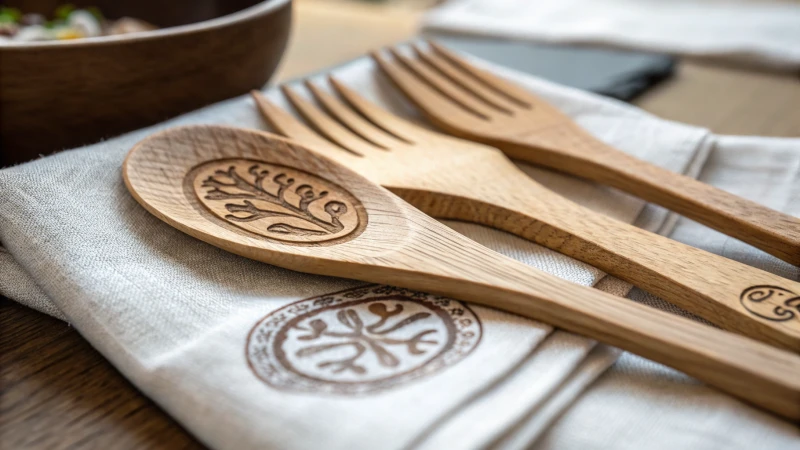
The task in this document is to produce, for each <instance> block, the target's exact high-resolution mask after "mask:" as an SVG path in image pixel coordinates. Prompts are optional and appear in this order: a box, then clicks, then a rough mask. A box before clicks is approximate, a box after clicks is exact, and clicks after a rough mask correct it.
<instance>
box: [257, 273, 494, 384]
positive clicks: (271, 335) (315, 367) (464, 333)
mask: <svg viewBox="0 0 800 450" xmlns="http://www.w3.org/2000/svg"><path fill="white" fill-rule="evenodd" d="M480 337H481V324H480V322H479V321H478V318H477V316H476V315H475V314H474V313H473V312H472V311H471V310H470V309H469V307H467V306H466V305H465V304H463V303H461V302H458V301H456V300H451V299H447V298H443V297H439V296H434V295H429V294H425V293H422V292H415V291H410V290H408V289H402V288H396V287H391V286H367V287H361V288H356V289H350V290H347V291H343V292H338V293H333V294H327V295H322V296H319V297H315V298H310V299H307V300H301V301H299V302H295V303H292V304H290V305H288V306H286V307H284V308H281V309H279V310H277V311H274V312H272V313H271V314H269V315H268V316H266V317H264V318H263V319H261V320H260V321H259V322H258V323H257V324H256V326H255V327H254V328H253V330H252V331H251V332H250V335H249V336H248V340H247V359H248V362H249V363H250V367H251V368H252V370H253V372H254V373H255V374H256V375H257V376H258V377H259V378H260V379H262V380H263V381H265V382H266V383H267V384H269V385H270V386H272V387H274V388H276V389H285V390H294V391H307V392H319V393H331V394H361V393H367V392H372V391H375V390H381V389H386V388H389V387H392V386H396V385H398V384H402V383H404V382H406V381H410V380H412V379H416V378H419V377H421V376H425V375H426V374H430V373H433V372H435V371H438V370H441V369H443V368H444V367H446V366H449V365H451V364H455V363H456V362H457V361H459V360H461V359H462V358H464V357H465V356H466V355H467V354H469V353H470V352H471V351H472V350H473V349H474V348H475V346H476V345H477V344H478V342H479V341H480Z"/></svg>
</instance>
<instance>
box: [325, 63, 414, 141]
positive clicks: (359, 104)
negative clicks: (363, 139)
mask: <svg viewBox="0 0 800 450" xmlns="http://www.w3.org/2000/svg"><path fill="white" fill-rule="evenodd" d="M328 81H329V82H330V83H331V86H333V88H334V89H335V90H336V92H337V93H338V94H339V95H340V96H342V98H344V99H345V101H347V103H349V104H350V106H352V107H353V108H355V109H356V110H358V112H360V113H361V114H363V115H364V117H366V118H367V119H369V120H370V121H372V123H374V124H376V125H378V126H379V127H381V128H383V129H384V130H386V131H388V132H389V133H392V134H393V135H395V136H397V137H398V138H400V139H402V140H404V141H406V142H409V143H412V144H413V143H415V142H418V141H419V140H420V138H422V137H423V136H424V135H425V134H427V133H429V131H428V130H426V129H425V128H422V127H420V126H419V125H416V124H414V123H411V122H409V121H407V120H404V119H401V118H400V117H397V116H395V115H394V114H392V113H390V112H389V111H386V110H385V109H383V108H381V107H379V106H377V105H375V104H374V103H372V102H370V101H368V100H367V99H365V98H364V97H362V96H361V95H359V94H357V93H356V91H354V90H352V89H350V88H349V87H347V85H345V84H344V83H342V82H341V81H339V80H337V79H336V78H334V77H333V75H329V76H328Z"/></svg>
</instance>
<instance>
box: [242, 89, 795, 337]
mask: <svg viewBox="0 0 800 450" xmlns="http://www.w3.org/2000/svg"><path fill="white" fill-rule="evenodd" d="M331 84H332V85H333V86H334V88H335V89H336V91H337V92H338V93H339V94H340V95H341V96H342V97H343V98H345V99H346V101H347V102H348V103H349V104H350V105H351V106H352V107H351V106H348V105H347V104H346V103H344V102H342V101H339V100H338V99H337V98H336V97H335V96H334V95H332V94H329V93H327V92H325V91H324V90H322V89H321V88H318V87H316V86H315V85H313V84H311V83H307V85H308V87H309V89H310V91H311V92H312V93H313V95H314V96H315V97H316V100H317V101H318V102H319V103H321V104H322V105H324V107H325V109H326V110H327V111H328V113H329V114H326V113H325V112H323V111H322V110H320V109H319V108H317V107H316V106H315V105H314V104H312V103H311V102H310V101H308V100H306V99H304V98H303V97H302V96H300V95H298V94H297V93H296V92H295V91H294V90H292V89H291V88H288V87H286V86H284V89H283V90H284V94H285V95H286V96H287V97H288V98H289V100H290V101H291V102H292V104H293V105H294V106H295V107H296V109H297V110H298V111H299V112H300V113H301V114H302V115H303V116H304V117H305V118H306V119H307V120H308V121H309V122H310V123H312V124H313V125H314V126H315V127H316V128H317V129H318V130H319V132H320V133H321V134H322V135H324V136H325V137H324V138H323V137H321V136H320V135H319V134H317V133H315V132H314V131H312V130H311V129H309V128H308V127H306V126H305V125H304V124H303V123H301V122H300V121H299V120H298V119H296V118H294V117H293V116H292V115H290V114H289V113H287V112H286V111H284V110H283V109H281V108H279V107H277V106H276V105H274V104H273V103H271V102H269V101H268V100H267V99H265V98H264V97H263V96H261V95H260V94H259V93H258V92H254V93H253V96H254V98H255V99H256V102H257V104H258V106H259V108H260V109H261V111H262V113H263V115H264V117H265V118H266V119H267V120H268V121H269V122H270V123H271V124H272V125H273V126H274V128H275V129H277V130H278V131H279V132H280V133H282V134H284V135H286V136H288V137H290V138H291V139H293V140H295V141H297V142H300V143H301V144H303V145H306V146H307V147H309V148H311V149H313V150H314V151H316V152H319V153H320V154H322V155H324V156H326V157H328V158H331V159H333V160H334V161H336V162H338V163H340V164H342V165H344V166H346V167H348V168H350V169H352V170H355V171H356V172H358V173H360V174H362V175H363V176H366V177H368V178H369V179H370V180H372V181H373V182H375V183H378V184H381V185H382V186H384V187H386V188H387V189H389V190H391V191H392V192H394V193H395V194H397V195H399V196H400V197H401V198H403V199H404V200H406V201H407V202H409V203H411V204H412V205H414V206H415V207H417V208H419V209H421V210H422V211H423V212H425V213H426V214H429V215H431V216H433V217H437V218H444V219H455V220H462V221H467V222H473V223H479V224H483V225H487V226H490V227H493V228H496V229H500V230H504V231H507V232H510V233H513V234H516V235H518V236H520V237H522V238H525V239H528V240H531V241H534V242H536V243H538V244H540V245H543V246H546V247H549V248H551V249H553V250H556V251H558V252H561V253H563V254H566V255H569V256H572V257H574V258H576V259H578V260H581V261H584V262H586V263H588V264H591V265H593V266H595V267H598V268H600V269H601V270H603V271H605V272H607V273H610V274H612V275H614V276H616V277H619V278H621V279H623V280H626V281H628V282H630V283H632V284H635V285H637V286H640V287H642V288H644V289H646V290H648V291H650V292H652V293H654V294H657V295H659V296H661V297H662V298H664V299H666V300H668V301H670V302H672V303H674V304H676V305H679V306H680V307H682V308H684V309H686V310H688V311H691V312H693V313H695V314H697V315H699V316H701V317H704V318H705V319H707V320H709V321H711V322H712V323H715V324H717V325H719V326H720V327H722V328H725V329H727V330H730V331H735V332H738V333H740V334H744V335H748V336H751V337H753V338H756V339H758V340H762V341H764V342H767V343H771V344H773V345H779V346H783V347H785V348H788V349H790V350H793V351H800V310H798V308H800V305H798V302H800V299H798V297H797V295H795V294H794V293H800V284H798V283H796V282H793V281H790V280H787V279H785V278H782V277H779V276H777V275H773V274H771V273H768V272H764V271H761V270H758V269H755V268H752V267H750V266H747V265H744V264H741V263H738V262H736V261H732V260H730V259H727V258H723V257H721V256H717V255H714V254H711V253H708V252H705V251H702V250H699V249H696V248H693V247H690V246H687V245H684V244H681V243H679V242H675V241H672V240H670V239H668V238H665V237H663V236H659V235H656V234H653V233H649V232H647V231H644V230H641V229H639V228H636V227H634V226H632V225H628V224H626V223H623V222H619V221H617V220H614V219H611V218H609V217H606V216H603V215H601V214H598V213H595V212H593V211H590V210H588V209H586V208H583V207H581V206H580V205H577V204H575V203H573V202H571V201H569V200H567V199H565V198H563V197H561V196H560V195H558V194H555V193H554V192H552V191H550V190H548V189H546V188H544V187H543V186H542V185H540V184H538V183H536V182H535V181H533V180H532V179H531V178H530V177H528V176H527V175H526V174H524V173H523V172H522V171H521V170H519V169H518V168H517V167H516V166H515V165H514V164H513V163H512V162H511V161H510V160H509V159H508V158H506V157H505V156H504V155H503V154H502V153H501V152H499V151H498V150H496V149H494V148H491V147H487V146H485V145H482V144H476V143H474V142H468V141H464V140H462V139H458V138H454V137H450V136H445V135H442V134H439V133H435V132H432V131H429V130H426V129H424V128H422V127H420V126H417V125H415V124H412V123H410V122H407V121H404V120H402V119H400V118H399V117H396V116H394V115H392V114H390V113H389V112H387V111H385V110H383V109H381V108H379V107H377V106H375V105H374V104H372V103H369V102H368V101H366V100H365V99H364V98H363V97H361V96H359V95H358V94H356V93H355V92H353V91H352V90H351V89H349V88H347V87H346V86H344V85H343V84H341V83H339V82H337V81H336V80H335V79H331ZM795 311H796V312H795Z"/></svg>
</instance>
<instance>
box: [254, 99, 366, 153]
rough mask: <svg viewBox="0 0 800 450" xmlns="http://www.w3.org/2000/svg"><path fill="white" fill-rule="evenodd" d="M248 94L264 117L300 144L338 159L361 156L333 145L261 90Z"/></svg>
mask: <svg viewBox="0 0 800 450" xmlns="http://www.w3.org/2000/svg"><path fill="white" fill-rule="evenodd" d="M250 95H251V96H252V97H253V100H255V102H256V105H257V106H258V109H259V111H260V112H261V115H262V116H263V117H264V119H265V120H266V121H267V122H269V123H270V125H272V126H273V127H274V128H275V129H276V130H277V131H278V132H279V133H281V134H283V135H284V136H286V137H288V138H290V139H294V140H296V141H297V142H299V143H301V144H304V145H306V146H308V147H311V148H312V149H313V150H314V151H317V152H319V153H323V154H325V156H329V157H331V158H333V159H336V160H339V161H342V160H343V159H345V158H347V157H354V156H356V157H360V156H361V155H360V154H355V155H353V154H352V152H351V151H350V150H347V149H343V148H340V147H337V146H335V145H333V144H332V143H330V142H329V141H327V140H326V139H324V138H323V137H322V136H320V135H319V134H317V133H316V132H315V131H313V130H311V129H310V128H308V127H307V126H305V125H303V124H302V123H301V122H300V121H299V120H297V119H296V118H295V117H294V116H292V115H291V114H289V113H288V112H286V111H285V110H284V109H283V108H280V107H279V106H277V105H275V104H274V103H272V102H271V101H269V100H267V98H266V97H264V95H263V94H261V92H259V91H257V90H253V91H250Z"/></svg>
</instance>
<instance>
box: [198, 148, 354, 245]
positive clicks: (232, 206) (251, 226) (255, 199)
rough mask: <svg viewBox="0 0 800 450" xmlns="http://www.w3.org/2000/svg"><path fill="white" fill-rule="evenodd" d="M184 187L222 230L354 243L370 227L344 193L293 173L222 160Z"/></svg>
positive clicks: (290, 239) (204, 167)
mask: <svg viewBox="0 0 800 450" xmlns="http://www.w3.org/2000/svg"><path fill="white" fill-rule="evenodd" d="M186 181H187V183H188V185H189V186H190V187H191V189H192V191H193V192H194V193H195V195H196V197H197V200H198V201H199V202H200V204H201V205H202V206H203V207H204V208H205V209H206V210H208V211H209V212H210V213H211V214H212V215H213V216H215V217H216V218H218V219H220V220H221V221H222V222H221V223H222V224H223V225H224V226H228V227H230V226H233V227H236V228H238V229H241V230H244V231H247V232H249V233H253V234H256V235H259V236H261V237H265V238H268V239H273V240H277V241H281V242H284V243H287V242H291V243H301V244H302V243H306V244H310V243H318V242H327V241H333V240H341V239H342V238H345V237H346V238H348V239H352V238H354V237H356V236H357V235H358V234H359V233H360V232H361V231H362V230H363V229H364V227H365V226H366V223H367V214H366V210H365V209H364V207H363V206H362V205H361V203H360V202H359V201H358V200H357V199H356V198H355V197H354V196H353V195H352V194H350V193H349V192H347V191H346V190H345V189H344V188H342V187H341V186H339V185H337V184H335V183H332V182H330V181H328V180H325V179H322V178H320V177H318V176H316V175H312V174H310V173H308V172H304V171H302V170H299V169H295V168H292V167H286V166H282V165H278V164H272V163H267V162H263V161H255V160H250V159H220V160H215V161H208V162H205V163H203V164H200V165H198V166H197V167H195V168H194V169H192V170H191V171H190V172H189V173H188V174H187V180H186Z"/></svg>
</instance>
